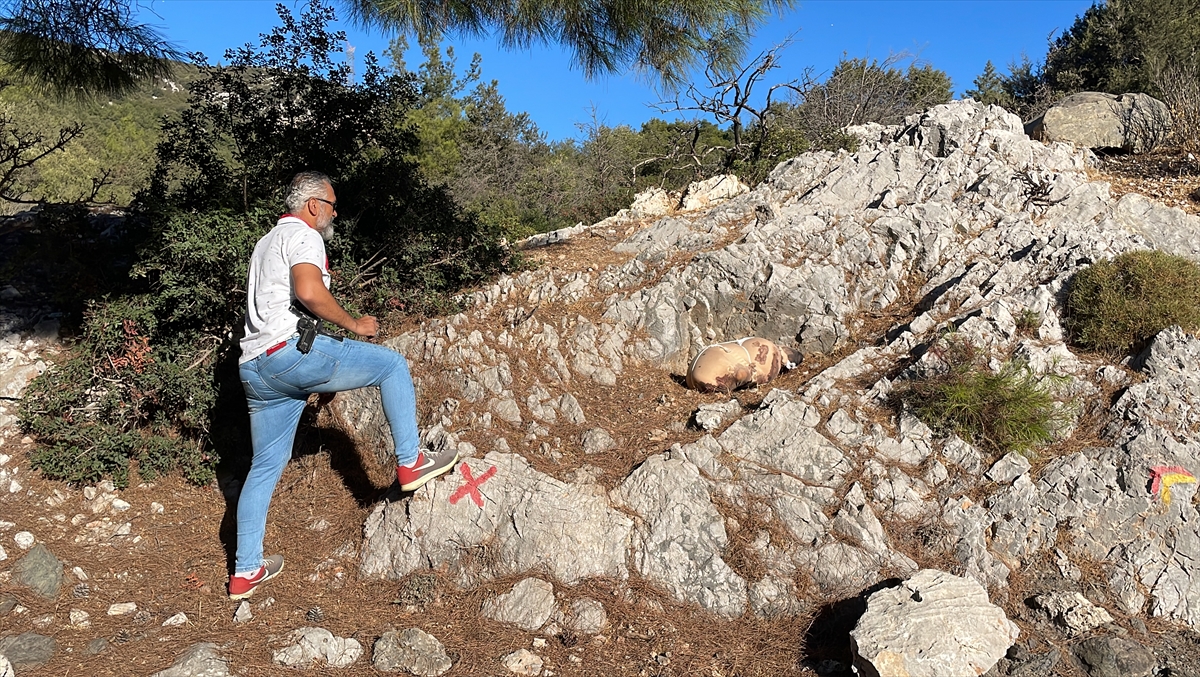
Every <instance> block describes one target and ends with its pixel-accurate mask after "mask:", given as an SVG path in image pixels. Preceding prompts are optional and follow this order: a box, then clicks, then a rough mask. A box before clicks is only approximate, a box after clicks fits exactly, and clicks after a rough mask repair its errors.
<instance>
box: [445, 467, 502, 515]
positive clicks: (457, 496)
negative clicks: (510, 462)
mask: <svg viewBox="0 0 1200 677" xmlns="http://www.w3.org/2000/svg"><path fill="white" fill-rule="evenodd" d="M458 472H460V473H462V476H463V477H465V478H466V479H467V483H466V484H464V485H462V486H461V487H459V488H458V491H455V492H454V494H452V495H451V496H450V505H455V504H456V503H458V502H459V501H461V500H462V497H463V496H466V495H467V494H470V495H471V500H473V501H475V505H477V506H479V507H481V508H482V507H483V495H482V494H480V493H479V485H481V484H483V483H484V482H486V481H488V478H490V477H491V476H492V475H495V474H496V466H492V467H490V468H488V469H487V470H485V471H484V473H483V474H482V475H480V476H479V479H475V478H474V477H472V476H471V468H470V467H469V466H468V465H467V464H466V463H463V464H462V465H460V466H458Z"/></svg>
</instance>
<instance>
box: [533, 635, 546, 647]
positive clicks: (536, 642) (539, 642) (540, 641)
mask: <svg viewBox="0 0 1200 677" xmlns="http://www.w3.org/2000/svg"><path fill="white" fill-rule="evenodd" d="M533 648H535V649H544V648H546V638H545V637H534V638H533Z"/></svg>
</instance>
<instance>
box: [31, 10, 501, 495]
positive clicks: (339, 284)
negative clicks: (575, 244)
mask: <svg viewBox="0 0 1200 677" xmlns="http://www.w3.org/2000/svg"><path fill="white" fill-rule="evenodd" d="M281 7H282V6H281ZM332 16H333V15H332V11H331V10H329V9H328V8H327V7H325V6H323V5H321V4H320V3H319V2H313V3H311V4H310V5H309V7H308V9H307V10H306V11H305V13H304V16H303V17H301V19H300V20H299V21H297V20H296V19H295V18H294V17H292V16H291V14H290V13H288V12H287V10H286V9H281V10H280V18H281V20H282V23H283V26H282V27H281V28H278V29H276V30H275V31H274V32H273V33H272V34H271V35H269V36H266V37H265V38H264V40H263V44H262V49H261V50H256V49H253V48H250V47H247V48H244V49H241V50H239V51H237V52H233V53H230V54H227V58H228V65H227V66H224V67H218V66H208V65H207V64H200V65H199V66H198V68H199V77H198V78H197V79H196V80H195V81H193V82H192V83H191V84H190V85H189V90H190V96H189V105H188V108H187V109H186V110H185V111H184V112H183V113H182V114H181V115H180V117H179V118H178V119H174V120H169V121H167V122H165V123H164V125H163V131H162V142H161V143H160V144H159V146H158V148H157V151H156V156H157V164H156V167H155V168H154V171H153V175H152V182H151V185H150V187H149V188H148V189H147V190H145V191H143V192H142V193H141V194H140V195H139V197H138V199H137V200H135V201H134V203H133V205H132V206H131V208H130V211H131V216H130V219H129V221H128V222H127V223H128V224H130V225H131V226H133V228H132V230H131V234H130V236H129V238H128V239H127V240H125V241H124V243H123V244H124V246H125V250H123V251H127V252H128V256H127V259H128V260H126V261H124V262H123V263H122V265H118V266H115V267H113V269H112V270H113V271H116V272H118V273H121V276H120V277H121V279H120V280H119V281H116V282H115V281H113V280H110V279H103V280H100V279H93V278H96V274H95V271H93V270H91V269H90V268H89V266H88V265H87V261H86V259H85V257H87V256H88V254H89V252H93V253H94V254H96V255H99V254H103V252H102V251H100V250H99V249H96V248H95V245H94V244H93V240H94V238H91V235H90V231H88V229H87V228H85V226H86V225H87V224H86V222H85V220H84V219H82V218H81V217H79V216H78V215H75V216H71V218H69V219H68V218H64V219H63V229H64V232H65V233H67V234H69V235H70V237H69V238H67V239H65V240H64V239H62V238H58V239H55V238H46V241H45V242H43V245H44V247H43V248H44V249H46V250H47V251H52V252H57V251H65V249H64V248H65V247H67V246H68V245H69V246H73V247H76V249H74V250H72V252H74V253H70V252H68V253H70V255H71V256H75V257H76V258H77V259H78V260H77V261H76V264H77V265H72V266H70V267H69V269H68V272H70V273H71V279H72V280H73V282H71V283H70V284H72V285H75V286H76V287H78V286H79V285H81V284H82V285H87V286H88V287H99V288H100V290H99V291H95V292H90V293H84V294H83V296H84V298H85V299H87V302H86V303H83V302H82V301H83V299H81V303H80V305H81V306H82V307H83V308H84V310H83V311H82V313H81V314H82V317H83V319H82V327H81V331H80V335H79V340H78V341H77V343H76V345H75V346H74V348H73V350H72V355H71V357H70V358H69V359H68V360H66V361H65V362H64V363H62V364H59V365H57V366H56V368H55V369H53V370H50V371H47V372H46V373H45V374H43V375H42V376H40V377H39V378H37V379H35V381H34V383H33V384H32V385H31V386H30V388H29V390H28V391H27V393H26V397H25V398H24V400H23V402H22V406H21V423H22V425H23V427H24V428H25V429H26V430H28V431H30V432H31V433H33V434H36V435H37V437H38V441H39V442H40V444H41V445H42V446H40V447H39V449H38V451H36V452H35V453H34V454H33V458H32V462H33V465H34V467H36V468H38V469H39V470H41V471H42V472H43V473H44V474H46V475H47V476H49V477H52V478H57V479H63V480H67V481H71V482H92V481H95V480H97V479H99V478H101V477H103V476H106V475H108V476H111V477H112V478H113V479H114V481H115V482H116V483H117V484H119V485H123V484H125V483H127V482H128V481H129V480H130V474H131V472H132V470H133V469H134V467H135V466H136V469H137V471H138V472H139V473H140V474H141V476H143V477H146V478H149V477H153V476H155V475H158V474H161V473H164V472H172V471H181V472H182V473H183V474H184V475H185V476H186V477H188V478H189V479H191V480H193V481H196V482H204V481H206V480H208V479H210V478H211V477H212V476H213V474H214V470H215V466H216V464H217V462H218V461H219V460H220V459H221V458H222V457H224V458H226V459H237V460H238V461H239V462H241V461H243V460H244V459H245V458H247V457H248V456H249V453H248V452H249V434H248V416H247V413H246V400H245V395H244V393H243V392H242V387H241V383H240V381H239V379H238V377H237V358H238V356H239V355H240V350H239V347H238V341H237V338H238V335H239V331H238V330H239V326H240V323H241V317H242V313H243V312H244V308H245V301H246V296H245V295H246V291H245V286H246V275H247V266H248V264H249V260H250V255H251V252H252V251H253V247H254V244H255V243H256V242H257V240H258V239H259V238H260V237H261V236H262V235H263V233H265V232H266V231H267V230H268V229H270V228H271V227H272V226H274V224H275V222H276V219H277V217H278V214H279V212H280V207H281V206H282V205H281V204H280V203H281V199H280V198H281V193H282V191H283V190H284V189H285V188H286V186H287V184H288V182H289V181H290V179H291V177H292V176H293V175H294V174H295V173H296V172H297V171H300V170H302V169H319V170H321V171H324V172H326V173H327V174H328V175H329V176H330V177H331V178H332V179H333V182H334V185H335V188H336V190H337V196H338V201H339V202H341V203H342V204H343V205H344V207H343V213H342V215H341V218H340V219H339V220H338V221H337V227H338V231H337V233H338V234H337V236H336V237H335V238H334V239H333V240H331V241H330V243H329V245H330V246H329V250H330V257H331V259H332V260H333V261H334V262H335V263H337V264H338V265H337V266H335V268H334V269H333V271H332V274H333V276H334V278H335V283H334V284H335V292H336V293H338V294H339V295H340V296H341V297H342V298H343V299H344V300H345V301H346V305H347V306H348V307H349V308H350V309H352V310H355V311H358V312H363V313H372V314H383V313H386V312H387V311H388V310H391V309H400V308H403V309H405V310H408V311H409V312H420V311H425V310H431V309H432V310H440V309H446V308H448V307H449V303H450V299H451V298H452V297H453V295H454V293H455V292H457V291H458V290H460V289H461V288H462V287H463V286H464V285H468V284H471V283H474V282H477V281H479V280H481V279H484V278H485V277H487V276H489V275H492V274H494V273H497V272H500V271H502V270H505V269H506V268H507V267H508V266H509V265H510V263H511V262H512V258H511V254H510V253H509V252H508V251H507V249H506V248H505V247H503V246H502V245H501V243H500V240H501V236H502V235H503V232H502V230H501V228H499V227H497V226H495V225H489V224H487V223H484V222H481V221H480V220H479V219H478V218H476V217H475V216H474V215H472V214H470V213H468V212H465V211H464V210H462V209H461V208H459V206H458V205H457V204H456V203H455V202H454V200H453V199H452V198H451V196H450V195H449V194H448V193H447V192H446V190H444V189H440V188H436V187H430V186H429V185H427V184H426V183H425V182H424V181H423V179H422V178H421V176H420V172H419V171H418V169H417V167H416V165H415V164H414V163H413V162H412V161H411V159H409V158H410V156H411V153H412V151H413V150H414V144H415V143H416V137H414V136H413V135H412V134H411V133H410V132H409V131H408V126H407V124H406V122H405V115H406V111H407V107H408V105H409V103H410V101H411V99H412V91H411V90H412V88H411V83H410V82H409V81H408V79H407V77H406V76H405V75H402V74H388V73H385V72H383V71H382V70H381V69H380V68H379V67H378V66H377V64H375V63H374V60H373V59H370V58H369V59H367V60H366V61H367V63H366V67H365V69H364V72H363V73H362V74H361V78H360V80H359V81H358V82H353V81H352V80H351V78H350V72H349V68H348V66H346V65H345V64H341V65H336V64H334V62H333V61H332V59H331V49H332V48H333V47H334V46H336V45H340V44H342V43H343V42H344V36H340V35H339V34H336V33H330V32H327V31H326V29H325V26H326V23H327V22H328V21H329V20H331V19H332ZM99 258H100V261H99V262H100V263H106V262H107V261H106V260H105V257H103V256H100V257H99ZM105 270H107V269H105ZM74 280H78V281H74ZM108 285H111V286H108ZM106 287H107V288H106ZM66 291H68V292H69V291H70V289H68V290H66Z"/></svg>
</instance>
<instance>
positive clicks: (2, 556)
mask: <svg viewBox="0 0 1200 677" xmlns="http://www.w3.org/2000/svg"><path fill="white" fill-rule="evenodd" d="M6 559H8V553H7V552H5V551H4V546H2V545H0V562H3V561H4V560H6Z"/></svg>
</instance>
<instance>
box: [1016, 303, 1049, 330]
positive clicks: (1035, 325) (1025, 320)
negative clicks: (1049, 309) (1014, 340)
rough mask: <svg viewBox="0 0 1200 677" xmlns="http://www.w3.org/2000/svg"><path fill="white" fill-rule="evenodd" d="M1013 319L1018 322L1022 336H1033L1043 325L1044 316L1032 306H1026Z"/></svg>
mask: <svg viewBox="0 0 1200 677" xmlns="http://www.w3.org/2000/svg"><path fill="white" fill-rule="evenodd" d="M1013 320H1014V321H1015V322H1016V324H1017V333H1018V334H1020V335H1021V336H1033V335H1034V334H1036V333H1037V330H1038V329H1039V328H1040V327H1041V326H1042V316H1041V315H1039V314H1038V313H1037V311H1036V310H1033V309H1032V308H1025V309H1024V310H1022V311H1021V312H1019V313H1017V314H1016V316H1015V317H1013Z"/></svg>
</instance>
